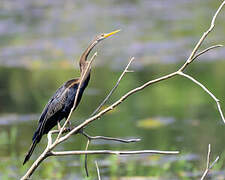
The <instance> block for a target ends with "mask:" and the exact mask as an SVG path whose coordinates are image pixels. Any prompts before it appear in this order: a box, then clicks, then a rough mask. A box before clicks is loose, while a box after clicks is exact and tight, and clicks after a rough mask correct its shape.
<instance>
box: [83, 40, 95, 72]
mask: <svg viewBox="0 0 225 180" xmlns="http://www.w3.org/2000/svg"><path fill="white" fill-rule="evenodd" d="M97 43H98V41H97V40H96V39H95V40H94V41H93V42H92V43H91V44H90V45H89V46H88V48H87V49H86V50H85V51H84V53H83V54H82V56H81V58H80V74H81V75H82V74H83V73H84V71H85V69H86V67H87V64H88V63H87V58H88V55H89V53H90V52H91V50H92V49H93V48H94V47H95V45H96V44H97ZM89 73H90V69H89V70H88V72H87V73H86V74H87V75H88V74H89Z"/></svg>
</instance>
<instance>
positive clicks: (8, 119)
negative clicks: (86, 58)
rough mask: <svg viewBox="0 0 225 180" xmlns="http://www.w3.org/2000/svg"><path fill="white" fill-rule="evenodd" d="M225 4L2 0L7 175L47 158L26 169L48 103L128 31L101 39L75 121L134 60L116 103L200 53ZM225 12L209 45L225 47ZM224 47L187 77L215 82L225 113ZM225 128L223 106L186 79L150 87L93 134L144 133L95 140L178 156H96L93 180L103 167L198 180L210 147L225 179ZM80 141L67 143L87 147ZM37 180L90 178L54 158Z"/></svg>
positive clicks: (1, 112) (211, 0)
mask: <svg viewBox="0 0 225 180" xmlns="http://www.w3.org/2000/svg"><path fill="white" fill-rule="evenodd" d="M221 2H222V1H220V0H173V1H165V0H123V1H119V0H111V1H104V0H93V1H87V0H76V1H72V0H66V1H60V0H54V1H53V0H46V1H34V0H33V1H30V0H16V1H9V0H1V1H0V179H18V178H19V177H21V176H22V175H23V174H24V173H25V172H26V170H27V168H28V167H29V166H30V165H31V163H32V162H33V160H35V158H37V157H38V155H40V153H41V152H42V151H43V149H44V147H45V146H46V140H45V138H43V140H42V142H41V143H40V144H39V145H38V146H37V148H36V150H35V152H34V154H33V156H32V158H31V160H30V162H29V163H28V164H27V165H25V166H22V162H23V158H24V155H25V153H26V152H27V150H28V148H29V146H30V143H31V138H32V135H33V132H34V130H35V129H36V127H37V121H38V118H39V115H40V113H41V111H42V109H43V108H44V106H45V104H46V103H47V101H48V99H49V98H50V97H51V95H52V94H53V93H54V92H55V90H56V89H57V88H58V87H59V86H61V84H62V83H64V82H65V81H67V80H68V79H71V78H74V77H76V76H79V69H78V61H79V57H80V55H81V53H82V52H83V50H84V49H85V48H86V47H87V45H88V44H89V42H90V41H91V40H92V39H93V38H94V37H95V35H97V34H99V33H103V32H105V33H107V32H111V31H113V30H116V29H122V31H121V32H120V33H118V34H116V35H115V36H113V37H111V38H109V39H107V40H105V41H104V42H101V43H100V44H99V45H98V46H97V47H96V48H95V50H94V51H93V52H95V51H97V52H98V57H97V58H96V60H95V62H94V65H93V70H92V75H91V81H90V84H89V86H88V88H87V89H86V91H85V94H84V96H83V99H82V101H81V104H80V106H79V108H78V109H77V110H76V111H75V112H74V113H73V116H72V122H73V124H74V125H76V124H78V123H79V122H82V121H83V120H84V119H85V118H87V117H89V115H90V114H91V113H92V112H93V111H94V110H95V108H96V107H97V106H98V105H99V103H100V102H101V101H102V100H103V98H104V97H105V96H106V95H107V93H108V92H109V91H110V90H111V88H112V87H113V85H114V84H115V82H116V81H117V79H118V77H119V76H120V73H121V72H122V71H123V68H124V67H125V66H126V64H127V63H128V61H129V58H130V57H132V56H134V57H135V58H136V60H135V61H134V62H133V64H132V66H131V68H130V69H131V70H134V73H129V74H126V76H125V77H124V79H123V80H122V82H121V84H120V85H119V87H118V89H117V91H116V92H115V94H114V95H113V96H112V97H111V99H110V101H109V102H108V104H107V105H110V103H112V102H114V101H115V100H117V99H118V98H119V97H120V96H122V95H123V94H124V93H126V92H127V91H129V90H130V89H132V88H135V87H137V86H138V85H141V84H143V83H144V82H146V81H148V80H151V79H154V78H157V77H160V76H162V75H165V74H167V73H170V72H173V71H175V70H176V69H177V68H178V67H180V66H181V65H182V64H183V63H184V61H185V59H186V58H187V57H188V55H189V54H190V52H191V50H192V49H193V47H194V45H195V44H196V42H197V41H198V40H199V38H200V36H201V35H202V33H203V32H204V31H205V30H206V29H207V28H208V26H209V24H210V20H211V18H212V16H213V14H214V13H215V11H216V9H217V8H218V6H219V4H220V3H221ZM224 18H225V9H223V11H222V12H221V14H220V15H219V17H218V19H217V20H216V28H215V30H214V31H213V32H212V33H211V34H210V35H209V37H208V38H207V40H206V41H205V42H204V44H203V46H202V48H204V47H208V46H210V45H214V44H217V43H219V44H225V43H224V42H225V36H224V32H225V21H224ZM224 67H225V50H224V48H221V49H216V50H213V51H211V52H208V53H207V54H205V55H203V56H202V57H201V58H200V59H198V60H197V61H196V62H194V63H193V64H192V65H191V66H189V67H188V69H187V70H186V72H187V73H188V74H190V75H192V76H194V77H195V78H196V79H197V80H199V81H200V82H202V83H203V84H204V85H206V86H207V87H208V88H209V90H211V91H212V92H213V93H214V94H215V95H216V96H217V97H218V98H219V99H220V100H221V106H222V108H223V109H224V111H225V108H224V107H225V103H224V99H225V95H224V92H225V83H224V79H223V77H224V76H225V72H224ZM224 130H225V129H224V125H223V124H222V121H221V118H220V116H219V113H218V110H217V108H216V104H215V102H214V101H213V100H212V99H211V98H210V97H209V95H208V94H206V93H205V92H204V91H203V90H202V89H200V88H199V87H197V86H196V85H195V84H193V83H192V82H190V81H188V80H187V79H184V78H182V77H176V78H174V79H170V80H167V81H164V82H160V83H158V84H154V85H153V86H151V87H148V88H146V89H145V90H143V91H142V92H139V93H137V94H135V95H133V96H131V97H129V98H128V99H127V100H126V101H125V102H124V103H122V104H121V105H120V106H119V107H117V108H116V109H115V110H114V111H112V112H110V113H108V114H107V115H104V116H103V117H102V118H101V119H100V120H98V121H96V122H94V123H92V124H91V125H90V126H88V128H87V132H88V133H89V134H91V135H105V136H113V137H123V138H129V137H138V138H141V139H142V141H141V142H138V143H134V144H121V143H112V142H106V141H95V142H93V143H92V144H91V146H90V149H117V150H141V149H158V150H179V151H181V153H180V155H178V156H163V155H160V156H158V155H157V156H156V155H135V156H123V157H115V156H106V155H98V156H89V159H88V165H89V170H90V174H91V177H90V178H89V179H96V168H95V164H94V161H95V160H97V161H98V165H99V168H100V173H101V176H102V178H103V179H113V180H116V179H123V180H126V179H135V178H139V179H141V180H142V179H165V180H167V179H184V180H186V179H197V178H199V176H201V174H202V173H203V170H204V168H205V162H206V154H207V146H208V144H209V143H211V144H212V152H213V153H212V158H215V157H216V156H217V155H220V161H219V163H217V164H216V166H215V168H214V170H213V171H212V173H211V175H210V177H211V178H212V179H224V178H225V175H224V174H225V171H224V167H225V161H224V158H225V144H224ZM85 145H86V140H85V139H84V138H83V137H80V136H76V137H74V138H70V139H69V140H68V141H67V142H65V143H64V144H62V145H60V146H59V147H57V149H60V150H74V149H84V148H85ZM33 177H34V178H33V179H84V178H85V173H84V163H83V157H78V156H70V157H57V158H54V157H51V158H48V159H47V160H46V161H45V162H43V163H42V165H41V166H40V167H39V168H38V170H37V171H36V172H35V174H34V175H33Z"/></svg>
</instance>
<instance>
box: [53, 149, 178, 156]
mask: <svg viewBox="0 0 225 180" xmlns="http://www.w3.org/2000/svg"><path fill="white" fill-rule="evenodd" d="M82 154H114V155H130V154H166V155H174V154H179V151H158V150H140V151H112V150H92V151H91V150H89V151H51V153H50V154H49V155H50V156H64V155H82Z"/></svg>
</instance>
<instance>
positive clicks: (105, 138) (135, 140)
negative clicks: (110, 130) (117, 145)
mask: <svg viewBox="0 0 225 180" xmlns="http://www.w3.org/2000/svg"><path fill="white" fill-rule="evenodd" d="M81 134H82V135H84V136H85V137H87V138H88V139H89V140H99V139H102V140H109V141H117V142H122V143H131V142H138V141H140V140H141V139H139V138H137V139H121V138H114V137H106V136H90V135H88V134H87V133H86V132H84V131H82V132H81Z"/></svg>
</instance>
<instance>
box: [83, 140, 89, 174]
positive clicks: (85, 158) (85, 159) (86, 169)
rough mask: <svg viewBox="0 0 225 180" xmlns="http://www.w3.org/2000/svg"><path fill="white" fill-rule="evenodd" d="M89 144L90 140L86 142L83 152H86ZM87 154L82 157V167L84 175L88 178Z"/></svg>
mask: <svg viewBox="0 0 225 180" xmlns="http://www.w3.org/2000/svg"><path fill="white" fill-rule="evenodd" d="M89 144H90V140H89V139H88V140H87V144H86V148H85V151H87V150H88V146H89ZM87 158H88V157H87V154H85V156H84V167H85V172H86V175H87V177H88V176H89V173H88V165H87Z"/></svg>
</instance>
